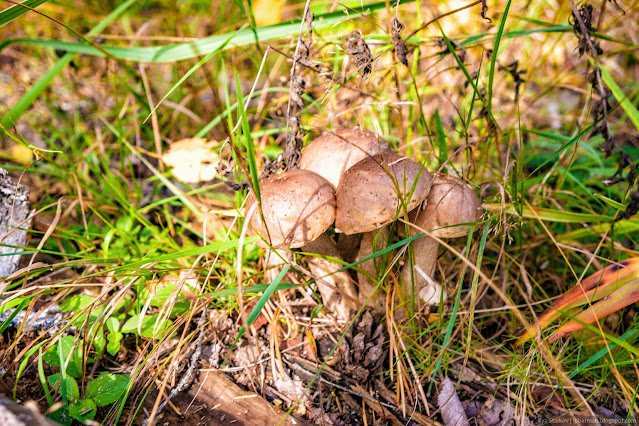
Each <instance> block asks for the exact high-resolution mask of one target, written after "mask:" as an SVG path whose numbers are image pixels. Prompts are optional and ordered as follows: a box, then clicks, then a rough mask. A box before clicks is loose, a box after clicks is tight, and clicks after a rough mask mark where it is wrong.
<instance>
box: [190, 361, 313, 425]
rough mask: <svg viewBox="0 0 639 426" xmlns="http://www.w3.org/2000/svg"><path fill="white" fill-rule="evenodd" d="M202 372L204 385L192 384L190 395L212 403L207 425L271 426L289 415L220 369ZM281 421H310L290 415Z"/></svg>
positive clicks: (208, 412)
mask: <svg viewBox="0 0 639 426" xmlns="http://www.w3.org/2000/svg"><path fill="white" fill-rule="evenodd" d="M200 374H201V376H202V378H201V380H202V383H201V385H202V386H201V387H200V386H197V385H196V386H193V387H191V390H190V391H189V394H190V395H191V396H192V397H195V398H197V401H198V402H204V403H206V404H207V405H208V406H209V409H208V410H207V414H208V415H207V416H206V417H207V419H206V421H207V423H206V424H208V425H229V424H234V425H247V426H248V425H250V426H262V425H263V426H269V425H273V424H277V423H278V422H279V421H280V420H281V419H282V418H283V417H284V415H285V414H286V413H285V412H284V411H282V410H280V409H278V408H276V407H275V406H274V405H272V404H270V403H269V402H268V401H267V400H265V399H264V398H262V397H261V396H259V395H257V394H255V393H253V392H247V391H243V390H242V389H241V388H240V387H239V386H238V385H236V384H235V383H234V382H233V381H232V380H231V379H229V378H228V377H226V376H225V375H224V374H223V373H221V372H219V371H213V370H209V371H208V372H202V373H200ZM281 424H283V425H291V426H292V425H305V424H307V423H306V422H304V421H302V420H300V419H299V418H295V417H293V416H288V417H286V419H284V421H283V422H282V423H281Z"/></svg>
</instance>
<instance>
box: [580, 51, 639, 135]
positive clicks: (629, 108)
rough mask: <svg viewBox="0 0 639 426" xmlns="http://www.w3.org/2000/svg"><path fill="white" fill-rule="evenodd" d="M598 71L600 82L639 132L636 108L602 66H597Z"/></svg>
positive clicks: (638, 117)
mask: <svg viewBox="0 0 639 426" xmlns="http://www.w3.org/2000/svg"><path fill="white" fill-rule="evenodd" d="M591 62H592V61H591ZM599 69H600V70H601V78H602V80H603V81H604V83H605V84H606V86H608V88H609V89H610V91H611V92H612V94H613V96H614V97H615V99H617V102H619V105H620V106H621V108H623V110H624V111H626V114H628V118H629V119H630V121H631V122H632V124H634V126H635V128H636V129H637V130H639V111H637V108H636V107H635V106H634V105H633V104H632V102H630V100H629V99H628V98H627V97H626V95H624V94H623V92H622V91H621V89H620V88H619V86H618V85H617V82H615V80H614V78H612V76H611V75H610V74H609V73H608V71H606V69H605V68H604V67H602V66H599Z"/></svg>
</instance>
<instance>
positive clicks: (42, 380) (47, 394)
mask: <svg viewBox="0 0 639 426" xmlns="http://www.w3.org/2000/svg"><path fill="white" fill-rule="evenodd" d="M38 349H39V350H38V377H39V378H40V384H41V385H42V389H44V396H45V397H46V398H47V403H48V404H49V407H51V406H53V398H52V397H51V391H49V385H48V384H47V378H46V376H45V375H44V365H43V363H42V347H40V348H38Z"/></svg>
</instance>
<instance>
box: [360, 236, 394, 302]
mask: <svg viewBox="0 0 639 426" xmlns="http://www.w3.org/2000/svg"><path fill="white" fill-rule="evenodd" d="M389 234H390V231H389V229H388V226H382V227H381V228H378V229H376V230H374V231H370V232H365V233H363V234H362V241H361V243H360V246H359V252H358V253H357V260H358V261H359V260H361V259H364V258H366V257H368V256H370V255H372V254H373V253H375V252H376V251H380V250H383V249H385V248H386V245H387V244H386V243H387V242H388V237H389ZM376 238H377V240H376ZM375 260H376V259H375V258H371V259H368V260H367V261H365V262H362V263H360V264H359V268H360V269H361V270H362V271H364V272H366V273H367V274H368V275H370V276H372V277H377V276H378V273H377V268H376V267H375ZM357 282H358V284H359V302H360V303H361V304H364V303H366V301H367V299H368V303H367V304H368V306H370V307H372V308H373V310H375V312H384V311H385V304H386V297H385V292H384V291H383V290H382V289H379V290H378V287H379V286H378V283H377V282H374V281H371V280H370V279H369V278H368V276H366V275H365V274H362V273H360V272H358V273H357ZM375 290H378V291H377V293H376V294H374V293H375ZM369 296H370V297H369Z"/></svg>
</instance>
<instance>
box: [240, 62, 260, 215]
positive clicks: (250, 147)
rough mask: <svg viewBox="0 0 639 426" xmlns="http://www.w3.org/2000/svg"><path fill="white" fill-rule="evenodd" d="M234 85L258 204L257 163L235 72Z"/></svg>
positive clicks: (258, 181)
mask: <svg viewBox="0 0 639 426" xmlns="http://www.w3.org/2000/svg"><path fill="white" fill-rule="evenodd" d="M235 84H236V88H237V97H238V102H237V115H238V116H239V117H240V120H241V121H242V134H243V136H244V142H245V144H246V155H247V157H248V165H249V173H250V174H251V182H252V184H253V193H254V194H255V199H256V200H257V202H258V203H260V202H261V201H262V197H261V195H260V180H259V175H258V172H257V161H256V160H255V147H254V146H253V139H252V138H251V127H250V126H249V122H248V118H247V117H246V110H245V109H244V104H243V103H242V102H240V100H241V99H243V96H242V86H241V85H240V76H239V74H238V73H237V69H236V70H235Z"/></svg>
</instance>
